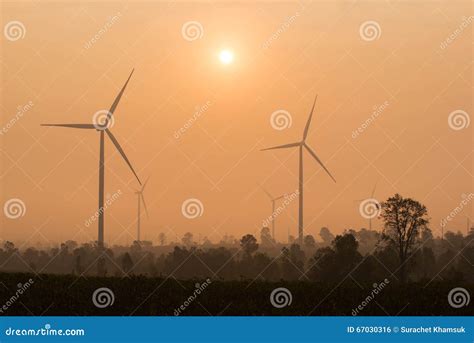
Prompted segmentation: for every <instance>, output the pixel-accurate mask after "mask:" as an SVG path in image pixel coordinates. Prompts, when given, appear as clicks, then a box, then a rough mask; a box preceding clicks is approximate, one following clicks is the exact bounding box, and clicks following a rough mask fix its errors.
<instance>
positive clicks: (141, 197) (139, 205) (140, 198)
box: [135, 177, 150, 243]
mask: <svg viewBox="0 0 474 343" xmlns="http://www.w3.org/2000/svg"><path fill="white" fill-rule="evenodd" d="M149 179H150V178H149V177H148V179H146V181H145V183H144V184H143V186H142V187H141V188H140V190H138V191H135V194H136V195H137V198H138V212H137V216H138V217H137V242H138V243H140V218H141V203H142V202H143V207H144V208H145V213H146V217H147V218H148V209H147V208H146V203H145V197H144V196H143V191H144V190H145V186H146V184H147V183H148V180H149Z"/></svg>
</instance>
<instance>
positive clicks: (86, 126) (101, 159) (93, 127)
mask: <svg viewBox="0 0 474 343" xmlns="http://www.w3.org/2000/svg"><path fill="white" fill-rule="evenodd" d="M133 71H134V70H132V72H131V73H130V75H129V77H128V79H127V81H126V82H125V84H124V85H123V87H122V89H121V90H120V92H119V93H118V95H117V97H116V98H115V100H114V102H113V103H112V106H111V107H110V110H109V111H108V113H107V117H106V119H105V122H104V123H103V124H102V123H93V124H41V126H59V127H67V128H74V129H90V130H97V131H99V133H100V143H99V151H100V157H99V210H98V214H99V217H98V226H99V233H98V240H97V243H98V245H99V247H101V248H102V247H103V246H104V213H103V212H104V181H105V178H104V172H105V163H104V162H105V161H104V140H105V135H104V132H105V133H106V134H107V136H109V138H110V140H111V141H112V143H113V144H114V145H115V148H116V149H117V150H118V152H119V153H120V155H122V157H123V159H124V160H125V162H126V163H127V165H128V166H129V167H130V169H131V170H132V172H133V174H134V175H135V177H136V178H137V180H138V183H139V184H140V185H141V182H140V179H139V177H138V175H137V173H136V172H135V170H134V169H133V167H132V164H131V163H130V161H129V160H128V158H127V156H126V155H125V152H124V151H123V149H122V147H121V146H120V144H119V142H118V141H117V139H116V138H115V136H114V135H113V134H112V132H111V131H110V129H109V128H108V126H109V123H110V122H111V119H112V115H113V114H114V112H115V109H116V108H117V105H118V104H119V102H120V99H121V98H122V95H123V92H124V91H125V88H126V87H127V84H128V81H130V78H131V77H132V74H133Z"/></svg>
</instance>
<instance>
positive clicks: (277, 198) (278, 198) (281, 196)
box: [272, 194, 286, 201]
mask: <svg viewBox="0 0 474 343" xmlns="http://www.w3.org/2000/svg"><path fill="white" fill-rule="evenodd" d="M285 195H286V194H283V195H280V196H279V197H276V198H275V199H272V200H273V201H276V200H280V199H282V198H284V197H285Z"/></svg>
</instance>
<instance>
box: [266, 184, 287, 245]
mask: <svg viewBox="0 0 474 343" xmlns="http://www.w3.org/2000/svg"><path fill="white" fill-rule="evenodd" d="M262 190H263V191H264V192H265V194H266V195H267V196H268V198H269V199H270V201H271V202H272V238H273V240H275V203H276V201H277V200H280V199H283V197H284V196H285V194H283V195H280V196H278V197H276V198H275V197H273V195H271V194H270V193H269V192H268V191H267V190H266V189H265V188H263V187H262Z"/></svg>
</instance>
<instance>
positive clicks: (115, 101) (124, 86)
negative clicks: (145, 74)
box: [105, 69, 135, 126]
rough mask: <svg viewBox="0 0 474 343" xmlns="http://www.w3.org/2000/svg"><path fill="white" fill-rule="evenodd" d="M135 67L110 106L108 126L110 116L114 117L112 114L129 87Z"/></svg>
mask: <svg viewBox="0 0 474 343" xmlns="http://www.w3.org/2000/svg"><path fill="white" fill-rule="evenodd" d="M134 70H135V69H132V72H131V73H130V75H129V76H128V79H127V81H125V84H124V85H123V87H122V89H121V90H120V92H119V93H118V94H117V97H116V98H115V100H114V102H113V104H112V106H110V110H109V113H107V122H106V123H105V126H107V124H108V122H109V120H110V118H111V117H112V114H114V111H115V109H116V108H117V105H118V103H119V102H120V99H121V98H122V95H123V92H124V91H125V88H126V87H127V84H128V81H130V78H131V77H132V74H133V72H134Z"/></svg>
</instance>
